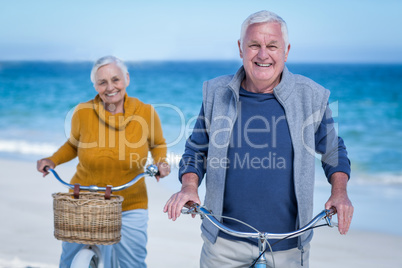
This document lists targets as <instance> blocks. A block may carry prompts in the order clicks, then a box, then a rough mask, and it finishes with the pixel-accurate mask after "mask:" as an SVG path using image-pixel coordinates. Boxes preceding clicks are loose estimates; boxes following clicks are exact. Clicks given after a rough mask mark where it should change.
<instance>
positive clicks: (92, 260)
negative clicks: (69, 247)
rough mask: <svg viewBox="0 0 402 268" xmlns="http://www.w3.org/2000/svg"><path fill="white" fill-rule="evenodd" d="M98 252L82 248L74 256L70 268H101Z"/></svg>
mask: <svg viewBox="0 0 402 268" xmlns="http://www.w3.org/2000/svg"><path fill="white" fill-rule="evenodd" d="M100 258H101V256H100V252H97V250H96V249H94V248H83V249H81V250H80V251H79V252H78V253H77V255H75V257H74V259H73V261H72V263H71V268H87V267H88V268H103V265H102V264H101V262H100Z"/></svg>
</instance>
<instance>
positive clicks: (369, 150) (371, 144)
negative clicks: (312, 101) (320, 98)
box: [0, 61, 402, 235]
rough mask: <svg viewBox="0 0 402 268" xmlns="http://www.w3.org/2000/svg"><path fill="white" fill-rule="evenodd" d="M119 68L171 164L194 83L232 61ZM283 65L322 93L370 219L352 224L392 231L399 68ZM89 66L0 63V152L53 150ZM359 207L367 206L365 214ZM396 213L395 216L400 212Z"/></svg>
mask: <svg viewBox="0 0 402 268" xmlns="http://www.w3.org/2000/svg"><path fill="white" fill-rule="evenodd" d="M127 65H128V71H129V73H130V78H131V81H130V85H129V87H128V88H127V93H128V95H129V96H133V97H137V98H139V99H140V100H141V101H143V102H145V103H149V104H152V105H153V106H154V107H155V109H156V111H157V112H158V114H159V117H160V118H161V121H162V126H163V131H164V136H165V138H166V141H167V144H168V154H169V159H170V161H171V163H172V165H177V163H178V161H179V160H180V156H181V154H182V153H183V148H184V144H185V140H186V139H187V138H188V136H189V135H190V134H191V130H192V127H193V125H194V122H195V119H196V117H197V115H198V113H199V111H200V108H201V101H202V84H203V81H205V80H208V79H211V78H214V77H217V76H220V75H226V74H233V73H235V72H236V71H237V70H238V68H239V67H240V66H241V62H240V61H182V62H177V61H161V62H156V61H154V62H151V61H149V62H127ZM287 67H288V69H289V70H290V71H291V72H293V73H297V74H301V75H304V76H307V77H309V78H311V79H313V80H314V81H316V82H317V83H319V84H321V85H322V86H324V87H325V88H328V89H329V90H330V91H331V97H330V100H329V101H330V107H331V109H332V111H333V116H334V119H335V122H336V127H337V130H338V133H339V135H340V136H341V137H342V138H343V139H344V141H345V144H346V146H347V150H348V154H349V158H350V160H351V163H352V176H351V183H350V184H351V186H350V189H349V191H350V195H351V196H352V197H353V196H354V197H355V198H356V204H359V202H360V203H361V208H362V209H361V210H360V211H364V213H363V214H361V217H366V218H370V221H369V222H371V223H372V222H373V221H374V222H375V221H379V220H380V222H377V223H374V224H372V225H370V224H367V223H363V222H364V221H363V220H361V221H360V222H361V226H359V223H357V225H358V227H360V228H366V229H380V230H382V231H384V232H387V231H388V232H391V233H396V234H399V235H402V231H401V230H399V226H398V224H397V223H389V222H391V221H392V219H388V218H389V217H390V215H389V214H390V211H391V210H393V209H396V210H397V211H401V209H400V207H399V206H397V205H395V204H399V205H400V204H402V64H350V63H349V64H341V63H288V64H287ZM91 68H92V63H91V62H44V61H38V62H32V61H31V62H24V61H21V62H20V61H10V62H1V61H0V96H1V97H0V100H1V101H0V158H5V159H15V160H22V161H32V162H33V163H34V162H35V161H36V160H37V159H40V158H42V157H46V156H50V155H51V154H52V153H53V152H54V151H56V150H57V149H58V148H59V146H61V145H62V144H63V143H64V142H65V141H66V139H67V137H68V135H69V131H70V119H71V113H72V111H73V109H74V107H75V106H76V105H77V104H78V103H80V102H86V101H88V100H90V99H93V98H94V96H95V95H96V91H95V89H94V87H93V85H92V83H91V81H90V78H89V74H90V71H91ZM317 159H318V157H317ZM317 162H318V163H319V160H317ZM2 168H6V167H2ZM0 176H1V175H0ZM319 181H320V182H318V184H317V187H318V189H320V187H322V188H326V189H330V188H329V187H328V185H327V183H326V182H325V179H322V180H319ZM362 189H363V190H362ZM321 194H322V198H324V199H325V197H326V198H327V197H328V193H327V192H324V193H323V192H322V191H319V193H318V195H317V198H321V197H320V195H321ZM376 198H380V199H381V200H380V201H379V202H377V201H376V200H377V199H376ZM352 199H353V198H352ZM352 201H353V200H352ZM324 202H325V201H324ZM365 203H370V204H371V203H374V204H373V208H372V209H375V210H377V212H376V213H377V214H375V215H376V216H375V217H373V216H372V215H373V214H372V211H371V210H370V209H369V208H368V206H364V204H365ZM356 208H358V207H356ZM399 214H401V213H399ZM398 217H399V218H398V219H399V221H400V220H401V217H402V216H400V215H399V216H398ZM383 218H385V219H383ZM364 220H367V219H364ZM358 222H359V221H358ZM376 226H377V227H378V228H377V227H376ZM388 226H390V227H388Z"/></svg>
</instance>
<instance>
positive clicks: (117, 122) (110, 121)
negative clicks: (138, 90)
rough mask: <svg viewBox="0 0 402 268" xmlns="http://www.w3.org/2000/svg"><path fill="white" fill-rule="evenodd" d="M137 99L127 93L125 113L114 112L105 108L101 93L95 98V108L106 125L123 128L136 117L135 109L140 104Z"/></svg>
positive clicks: (118, 128)
mask: <svg viewBox="0 0 402 268" xmlns="http://www.w3.org/2000/svg"><path fill="white" fill-rule="evenodd" d="M136 104H137V99H135V98H129V97H128V95H127V93H126V95H125V96H124V113H118V114H112V113H110V112H109V111H107V110H106V109H105V105H104V103H103V101H102V99H101V98H100V97H99V95H96V97H95V99H94V100H93V105H94V110H95V112H96V114H97V115H98V117H99V120H100V121H101V122H103V123H105V125H107V126H109V127H111V128H114V129H116V130H123V129H125V128H126V126H127V125H128V124H129V123H130V122H131V120H132V119H133V117H134V113H135V110H136V108H137V106H138V105H136Z"/></svg>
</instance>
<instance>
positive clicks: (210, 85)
mask: <svg viewBox="0 0 402 268" xmlns="http://www.w3.org/2000/svg"><path fill="white" fill-rule="evenodd" d="M244 76H245V72H244V68H243V67H241V68H240V69H239V70H238V72H237V73H236V74H235V75H228V76H221V77H217V78H215V79H212V80H209V81H206V82H205V83H204V86H203V107H204V115H205V122H207V123H206V128H207V133H208V136H209V137H210V142H209V144H208V158H207V163H206V167H207V168H206V195H205V205H206V207H208V208H209V209H210V210H212V211H213V212H214V213H215V214H218V215H221V214H222V211H223V197H224V187H225V179H226V169H224V168H214V167H212V165H211V164H210V163H209V161H208V160H209V159H224V158H226V157H227V150H228V146H229V142H230V137H231V132H230V131H222V130H225V129H226V130H232V129H233V124H234V122H235V120H236V118H237V108H238V107H237V104H238V101H239V90H240V85H241V82H242V81H243V79H244ZM274 95H275V97H276V98H277V100H278V101H279V102H280V104H281V105H282V106H283V108H284V110H285V114H286V119H287V122H288V125H289V130H290V136H291V139H292V144H293V150H294V159H293V167H294V169H293V172H294V174H293V175H294V184H295V185H294V186H295V193H296V199H297V204H298V226H297V227H301V226H304V225H305V224H307V223H308V222H309V221H310V220H311V217H312V215H313V190H314V170H315V153H316V150H315V136H314V134H315V132H316V131H317V129H318V127H319V125H320V122H321V120H322V118H323V116H324V114H325V115H326V116H331V112H330V110H329V108H328V107H327V104H328V98H329V95H330V92H329V90H327V89H325V88H323V87H322V86H320V85H318V84H317V83H315V82H313V81H312V80H310V79H308V78H306V77H304V76H301V75H295V74H292V73H291V72H289V71H288V69H287V68H286V67H285V68H284V70H283V73H282V79H281V82H280V83H279V84H278V85H277V86H276V87H275V88H274ZM328 127H329V129H328V134H327V137H326V138H327V148H326V149H327V150H326V152H325V153H324V154H323V155H322V161H325V162H326V163H329V164H331V165H333V166H336V165H337V161H338V136H337V134H336V132H335V129H334V128H333V125H332V124H331V125H328ZM211 140H213V141H212V142H211ZM344 172H345V173H347V174H349V172H348V171H344ZM201 180H202V178H200V183H201ZM219 220H220V219H219ZM202 231H203V233H204V235H205V236H206V237H207V238H208V239H209V240H210V241H211V242H212V243H215V241H216V238H217V235H218V229H217V228H216V227H215V226H213V225H212V224H211V223H210V222H209V221H208V220H204V221H203V224H202ZM311 238H312V232H311V231H310V232H306V233H305V234H303V235H302V236H301V237H300V238H299V248H302V247H303V246H304V245H305V244H306V243H308V242H309V241H310V240H311Z"/></svg>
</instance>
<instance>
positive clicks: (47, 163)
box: [36, 158, 56, 177]
mask: <svg viewBox="0 0 402 268" xmlns="http://www.w3.org/2000/svg"><path fill="white" fill-rule="evenodd" d="M46 166H48V167H50V168H51V169H54V168H55V166H56V165H55V164H54V163H53V161H52V160H50V159H46V158H44V159H41V160H38V162H37V163H36V168H37V169H38V171H39V172H40V173H43V177H45V176H46V175H47V174H49V172H48V171H47V170H45V167H46Z"/></svg>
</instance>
